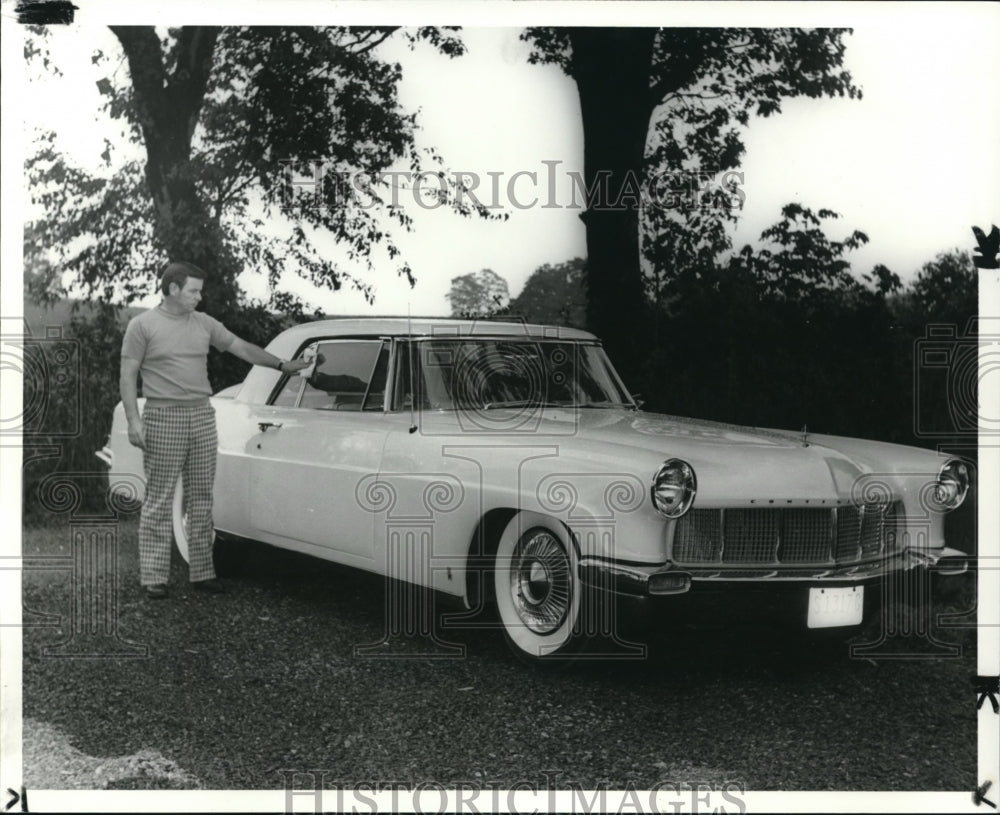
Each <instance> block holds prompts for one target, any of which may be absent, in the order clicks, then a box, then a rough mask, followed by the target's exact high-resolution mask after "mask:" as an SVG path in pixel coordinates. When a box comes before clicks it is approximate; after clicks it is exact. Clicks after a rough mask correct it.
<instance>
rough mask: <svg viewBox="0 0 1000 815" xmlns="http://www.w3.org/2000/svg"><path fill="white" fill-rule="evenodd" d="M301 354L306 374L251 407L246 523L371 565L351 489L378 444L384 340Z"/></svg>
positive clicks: (332, 344) (319, 346) (294, 545)
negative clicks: (309, 356)
mask: <svg viewBox="0 0 1000 815" xmlns="http://www.w3.org/2000/svg"><path fill="white" fill-rule="evenodd" d="M308 352H312V353H315V355H316V365H315V368H314V370H313V371H312V372H311V373H309V372H308V371H307V373H309V376H308V377H304V376H299V375H293V376H287V377H285V378H284V379H283V380H282V381H280V382H279V384H278V386H277V388H276V390H275V393H273V394H272V397H271V399H270V400H269V402H268V404H267V405H262V406H259V407H257V408H254V411H253V412H254V416H253V419H254V421H255V422H256V423H257V430H258V433H257V435H256V436H255V438H253V439H251V443H250V445H249V453H250V459H251V461H250V468H249V475H250V484H249V501H250V512H249V514H250V521H251V525H252V526H253V527H254V530H255V534H256V535H257V536H259V537H260V538H261V539H262V540H265V541H268V542H271V543H276V544H278V545H284V546H286V547H287V548H291V549H297V550H299V551H304V552H310V553H312V554H317V555H320V556H325V557H331V555H336V556H335V557H332V558H331V559H335V560H341V561H344V562H347V563H352V564H354V565H359V566H362V567H369V568H370V567H371V559H372V556H373V553H372V534H373V523H374V522H373V515H372V512H371V509H370V508H369V507H366V506H365V504H364V502H363V501H359V500H358V496H357V490H358V488H359V485H362V484H363V483H365V478H366V477H372V476H374V475H375V474H377V473H378V471H379V465H380V462H381V456H382V449H383V447H384V445H385V439H386V435H387V432H386V425H385V417H384V410H385V386H386V378H387V372H388V363H389V342H388V341H387V340H383V339H343V340H337V339H334V340H327V341H322V342H319V343H315V344H314V345H312V346H310V347H309V348H308V349H306V350H305V351H304V352H303V353H308Z"/></svg>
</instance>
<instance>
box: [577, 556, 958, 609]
mask: <svg viewBox="0 0 1000 815" xmlns="http://www.w3.org/2000/svg"><path fill="white" fill-rule="evenodd" d="M921 567H922V568H927V569H933V570H934V571H936V572H938V573H939V574H942V575H959V574H963V573H964V572H966V571H968V568H969V556H968V555H967V554H965V553H964V552H960V551H958V550H957V549H951V548H949V547H947V546H945V547H942V548H941V549H906V550H904V551H903V552H902V553H900V554H898V555H894V556H892V557H889V558H882V559H879V560H873V561H869V562H867V563H856V564H852V565H851V566H837V567H829V568H826V567H823V566H818V567H813V568H803V567H784V568H769V567H763V568H736V567H722V568H720V567H719V566H708V567H698V568H691V567H684V568H682V567H676V566H669V565H668V566H629V565H624V564H621V563H613V562H610V561H606V560H599V559H597V558H582V559H581V560H580V563H579V566H578V571H579V575H580V580H581V582H583V583H584V584H585V585H587V586H591V587H593V588H597V589H602V590H605V591H611V592H613V593H615V594H624V595H631V596H636V597H656V596H663V595H671V594H684V593H685V592H687V591H689V590H690V588H691V584H692V583H693V582H694V581H698V582H702V581H704V582H716V583H721V582H725V583H746V584H750V583H764V582H771V581H781V582H795V581H797V582H817V581H819V582H832V581H847V582H850V581H860V580H870V579H872V578H878V577H881V576H883V575H886V574H891V573H893V572H899V571H906V570H908V569H915V568H921Z"/></svg>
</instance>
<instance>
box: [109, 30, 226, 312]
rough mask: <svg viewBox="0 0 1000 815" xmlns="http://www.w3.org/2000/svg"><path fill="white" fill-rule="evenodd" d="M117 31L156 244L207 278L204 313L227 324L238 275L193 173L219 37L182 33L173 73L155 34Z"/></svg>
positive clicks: (207, 33)
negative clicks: (153, 215) (196, 141)
mask: <svg viewBox="0 0 1000 815" xmlns="http://www.w3.org/2000/svg"><path fill="white" fill-rule="evenodd" d="M112 31H113V32H114V34H115V36H117V37H118V40H119V42H120V43H121V45H122V48H123V49H124V51H125V55H126V56H127V58H128V63H129V70H130V72H131V74H132V86H133V90H134V94H135V96H134V98H135V108H136V116H137V118H138V122H139V126H140V129H141V130H142V136H143V141H144V142H145V145H146V157H147V161H146V183H147V186H148V187H149V192H150V194H151V195H152V198H153V205H154V210H155V213H156V238H157V241H158V242H159V243H160V245H161V246H162V248H163V250H164V251H165V253H166V255H167V257H168V258H169V259H170V260H185V261H188V262H190V263H194V264H195V265H196V266H199V267H201V268H202V269H204V270H205V271H206V273H207V274H208V277H207V279H206V280H205V284H204V295H203V297H204V306H203V307H204V308H205V310H206V311H208V312H210V313H212V314H213V315H215V316H217V317H219V318H220V319H224V318H225V317H226V316H228V315H230V314H232V312H233V310H234V309H235V307H236V285H235V270H234V269H233V268H232V267H231V264H228V263H226V262H225V259H224V257H223V247H222V236H221V234H220V231H219V228H218V225H217V224H216V223H215V221H214V219H213V218H212V217H211V216H210V214H209V212H208V209H207V207H206V206H205V204H204V202H203V201H202V200H201V196H200V195H199V194H198V189H197V186H196V183H195V177H194V171H193V168H192V166H191V139H192V137H193V135H194V131H195V127H196V126H197V124H198V117H199V115H200V113H201V107H202V104H203V102H204V98H205V92H206V89H207V86H208V77H209V73H210V72H211V68H212V55H213V52H214V49H215V43H216V40H217V38H218V33H219V32H218V29H216V28H207V27H186V28H183V29H182V30H181V33H180V35H179V37H178V41H177V46H176V48H177V61H176V65H175V67H174V69H173V71H172V72H170V73H168V72H167V70H166V67H165V65H164V56H163V51H162V47H161V44H160V41H159V38H158V37H157V35H156V32H155V30H154V29H153V28H152V27H148V26H144V27H127V26H113V27H112Z"/></svg>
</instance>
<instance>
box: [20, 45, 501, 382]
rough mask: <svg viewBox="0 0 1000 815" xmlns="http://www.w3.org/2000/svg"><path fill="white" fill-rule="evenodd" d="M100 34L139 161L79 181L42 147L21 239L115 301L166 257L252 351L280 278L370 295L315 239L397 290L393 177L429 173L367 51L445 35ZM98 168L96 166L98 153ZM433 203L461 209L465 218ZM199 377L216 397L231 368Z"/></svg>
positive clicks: (390, 83) (382, 67)
mask: <svg viewBox="0 0 1000 815" xmlns="http://www.w3.org/2000/svg"><path fill="white" fill-rule="evenodd" d="M112 30H113V32H114V34H115V36H116V38H117V40H118V42H119V44H120V45H121V48H122V52H123V54H124V56H125V59H126V60H127V64H128V81H127V82H125V83H117V84H116V82H115V81H113V79H112V78H111V76H109V77H108V78H105V79H103V80H101V82H100V83H99V87H100V89H101V91H102V93H103V94H104V95H105V97H106V99H107V104H106V112H107V113H108V114H110V116H111V117H113V118H114V119H117V120H121V121H123V122H124V123H125V124H126V125H127V127H128V133H129V134H130V138H131V139H132V140H133V141H134V142H135V143H136V144H141V145H142V146H143V148H144V152H145V160H144V161H143V162H141V163H140V162H132V163H126V164H123V165H121V166H118V167H115V168H113V171H112V172H111V173H110V174H109V175H108V176H106V177H91V176H90V175H88V174H87V173H85V172H83V171H81V170H79V169H77V168H73V167H70V166H67V164H66V162H65V161H64V159H63V158H62V156H60V155H59V154H58V153H57V151H56V150H55V146H54V142H53V139H52V138H51V137H49V138H48V139H45V140H43V141H42V142H41V144H40V146H39V150H38V152H37V154H36V155H35V156H34V157H33V158H32V159H31V160H30V161H29V174H30V179H31V186H32V190H33V193H34V197H35V200H36V201H38V202H39V203H41V204H42V205H43V206H44V207H45V209H46V218H45V219H44V222H42V223H39V224H35V225H34V228H33V229H32V231H31V235H32V236H33V237H34V238H35V239H36V240H37V241H38V245H39V246H40V247H46V248H49V249H50V250H51V251H52V252H53V253H54V255H55V260H56V261H57V264H58V266H59V267H60V269H61V270H63V271H69V272H72V273H73V274H74V276H75V278H76V279H77V281H78V282H79V283H80V284H81V285H82V286H83V288H84V290H85V292H86V293H87V294H88V295H89V296H91V297H93V296H100V297H102V298H103V299H105V300H107V301H124V302H130V301H132V300H134V299H136V298H137V297H139V296H141V295H145V294H147V293H148V292H149V290H150V283H151V282H152V280H153V279H154V278H155V274H156V273H157V271H158V270H159V269H160V268H162V265H163V262H164V261H165V260H167V259H178V258H183V259H187V260H189V261H191V262H194V263H196V264H198V265H199V266H202V267H203V268H206V269H207V270H209V271H210V272H211V277H210V278H209V280H207V281H206V285H205V292H206V296H205V301H204V306H203V307H204V308H205V310H206V311H208V312H209V313H211V314H213V315H214V316H216V317H219V318H220V319H223V320H224V321H225V322H226V323H227V325H229V326H230V327H231V328H232V329H233V330H234V331H236V332H237V333H238V334H242V335H244V336H247V337H248V338H249V339H252V340H254V341H257V342H262V341H265V340H266V339H268V336H267V334H265V333H264V332H269V333H270V332H272V331H273V328H274V320H273V318H271V319H268V317H267V312H268V311H274V310H277V311H281V312H292V313H296V314H301V313H302V306H301V303H299V302H298V301H297V300H296V299H295V298H294V297H291V296H289V295H288V294H286V293H283V292H282V291H281V290H280V287H279V282H280V280H281V278H282V277H283V275H285V274H288V273H290V274H297V275H299V276H301V277H303V278H305V279H307V280H309V281H310V282H312V283H315V284H318V285H321V286H328V287H330V288H333V289H339V288H340V287H341V286H342V285H343V284H344V283H345V282H346V283H348V284H350V285H353V286H355V287H356V288H358V289H360V290H361V291H363V292H364V293H365V295H366V296H367V297H368V298H369V299H371V298H372V297H373V292H372V290H371V288H370V286H368V285H367V284H366V283H365V282H364V280H363V278H361V277H359V276H358V275H357V273H356V272H355V271H354V270H352V269H350V268H341V267H338V266H337V265H335V264H334V263H333V262H332V261H331V260H330V258H329V251H328V250H326V251H324V249H323V248H321V247H320V245H319V244H318V243H317V242H318V241H322V240H330V239H332V240H333V241H336V242H337V243H338V244H339V245H340V246H341V247H342V248H343V250H344V251H345V253H346V255H347V258H348V260H349V261H351V262H354V263H356V264H359V265H360V266H361V267H362V269H364V268H371V267H372V266H373V264H374V263H375V262H376V250H378V249H380V248H381V250H382V251H383V252H384V253H385V254H386V255H387V256H388V258H389V259H390V260H393V261H394V262H396V263H397V264H398V270H399V273H400V275H401V276H402V277H404V278H405V279H406V280H407V281H408V282H409V283H410V285H413V282H414V276H413V273H412V270H411V269H410V267H409V265H408V264H407V263H406V262H405V261H404V260H403V259H402V258H401V257H400V253H399V250H398V248H397V247H396V245H395V243H394V242H393V240H392V236H391V231H390V230H391V225H392V224H395V225H396V226H397V227H398V228H402V229H407V228H409V227H410V219H409V217H408V216H407V214H406V212H405V210H404V209H403V208H402V207H401V206H400V205H399V203H398V195H397V194H396V191H395V189H394V185H397V184H398V183H399V176H398V175H395V176H394V175H392V173H397V171H400V168H403V169H402V170H401V171H402V172H410V173H415V172H421V171H430V170H432V169H434V168H436V167H437V166H438V165H439V164H440V159H439V158H438V157H437V156H436V154H434V152H433V151H428V150H423V149H419V148H418V147H417V145H416V143H415V140H414V129H415V127H416V117H415V114H412V113H407V112H405V111H403V110H402V109H401V107H400V105H399V103H398V99H397V85H398V82H399V79H400V77H401V75H402V69H401V67H400V65H399V64H397V63H393V62H386V61H384V60H382V59H381V58H379V56H378V51H377V50H376V49H377V46H378V45H379V44H381V43H382V42H384V41H385V40H386V39H387V38H388V37H390V36H403V37H406V38H407V39H408V40H409V42H410V45H411V46H414V45H415V44H416V43H417V42H419V41H426V42H428V43H430V44H431V45H432V46H433V47H435V48H437V49H438V50H439V51H441V52H442V53H444V54H447V55H448V56H457V55H459V54H461V53H462V51H463V47H462V45H461V42H460V41H459V40H458V39H457V38H455V37H454V36H453V35H452V34H451V33H450V32H448V31H446V30H444V31H442V30H438V29H431V28H421V29H416V30H411V31H400V32H399V33H398V34H397V33H396V30H394V29H349V28H322V29H321V28H276V27H267V28H212V27H185V28H180V29H171V30H170V31H169V32H168V34H167V35H166V36H165V37H163V38H162V39H160V38H159V37H158V35H157V33H156V31H155V29H153V28H152V27H114V28H113V29H112ZM94 59H95V60H96V61H98V62H102V63H105V64H106V63H107V62H108V61H109V57H108V56H106V55H103V54H96V55H95V57H94ZM109 72H110V69H109ZM104 157H105V161H106V162H107V163H108V164H109V166H110V165H111V164H112V163H113V160H112V151H111V147H110V143H109V146H108V148H106V150H105V154H104ZM317 158H321V159H323V163H322V165H321V166H316V165H314V164H313V160H314V159H317ZM440 192H441V194H442V195H443V196H444V197H445V198H446V199H447V200H448V201H450V202H451V203H452V205H453V206H454V208H456V209H457V210H458V211H460V212H461V213H462V214H470V213H471V212H473V211H474V210H473V207H472V204H470V203H468V202H467V201H465V200H461V199H458V200H456V199H455V198H453V197H450V196H449V195H448V190H447V189H446V188H442V189H441V191H440ZM479 212H480V214H484V215H486V213H485V211H484V210H482V209H480V210H479ZM248 268H249V269H258V270H264V271H266V273H267V276H268V282H269V285H270V298H269V301H268V302H266V303H256V304H252V303H249V302H248V301H247V298H246V297H245V295H244V293H243V292H242V290H241V288H240V285H239V282H238V279H237V278H238V275H239V274H240V273H241V272H242V271H243V270H245V269H248ZM228 363H229V361H228V360H227V365H228ZM210 366H211V373H213V374H214V377H213V379H214V381H215V384H216V385H217V386H221V385H225V384H228V383H229V382H232V381H238V379H239V378H240V376H241V375H242V373H243V370H244V369H243V368H242V366H239V365H236V366H233V367H231V368H229V367H222V362H221V359H220V358H219V357H218V356H216V355H213V356H212V359H211V361H210Z"/></svg>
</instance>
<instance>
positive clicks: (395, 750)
mask: <svg viewBox="0 0 1000 815" xmlns="http://www.w3.org/2000/svg"><path fill="white" fill-rule="evenodd" d="M119 532H120V540H121V548H120V552H119V556H118V563H119V581H120V586H119V589H118V592H117V627H118V633H119V636H120V637H121V638H122V639H123V640H124V641H127V642H128V643H132V644H134V645H135V646H140V647H141V648H142V649H144V650H145V651H146V652H147V655H146V656H145V657H138V658H136V657H127V656H118V657H112V658H73V659H66V658H57V657H53V656H46V655H45V654H44V649H45V648H46V647H47V646H53V645H57V644H58V643H59V642H60V641H63V640H65V638H66V636H67V633H68V625H69V622H68V621H69V619H70V618H69V613H70V596H71V595H70V575H69V572H68V571H59V570H54V571H38V572H35V571H31V570H29V571H27V572H26V573H25V607H26V614H25V618H26V622H31V621H34V622H36V623H37V622H39V621H42V622H45V621H48V622H54V621H55V622H58V625H48V626H47V625H34V626H29V627H26V628H25V632H24V717H25V756H26V759H25V766H26V770H25V772H26V777H27V778H28V779H29V781H30V784H29V786H34V787H36V788H56V789H58V788H75V787H77V786H90V787H96V788H101V787H132V788H143V787H185V788H195V787H203V788H208V789H280V788H282V787H283V785H284V776H283V775H282V771H283V770H289V769H299V770H304V769H325V770H327V771H329V774H328V776H327V782H328V783H336V782H338V781H340V782H342V781H345V780H352V781H362V780H367V781H372V782H378V781H380V780H381V781H385V780H392V781H397V782H411V783H416V782H419V781H426V780H428V779H432V780H434V781H436V782H438V783H439V784H443V785H448V784H450V783H454V782H456V781H473V782H479V783H482V784H492V785H496V786H499V787H506V786H510V785H513V784H516V783H518V782H525V781H526V782H528V783H534V784H538V785H542V786H544V783H545V778H544V776H543V772H547V773H556V774H557V775H556V776H555V778H556V779H557V781H556V783H557V784H558V785H559V786H561V787H562V786H566V785H571V784H579V785H581V786H582V787H583V788H584V789H593V788H595V787H597V786H599V785H600V784H602V783H605V782H606V783H607V785H608V786H609V787H611V788H621V787H624V786H626V785H627V784H629V783H631V784H632V785H633V786H635V787H636V788H639V789H647V788H650V787H652V786H653V785H655V784H656V783H658V782H663V781H681V782H687V783H692V784H696V783H708V784H712V785H714V786H720V785H723V784H726V783H730V784H732V783H739V784H741V785H743V786H745V788H748V789H755V790H764V789H782V790H810V789H815V790H833V789H837V790H849V789H854V790H877V789H887V790H909V789H918V790H963V791H964V790H972V789H973V788H974V786H975V783H976V778H975V767H976V715H975V707H974V698H972V695H971V693H970V692H969V676H970V675H972V674H974V673H975V667H976V666H975V652H974V637H973V634H972V632H971V631H969V630H962V629H949V630H947V631H943V632H939V636H940V637H941V638H942V639H946V640H948V641H950V642H954V643H957V644H960V645H961V646H962V655H961V656H960V657H953V658H942V657H940V656H938V657H937V658H930V659H919V660H914V659H908V660H888V659H877V660H872V659H850V658H848V656H847V653H846V650H845V649H844V648H843V647H840V648H837V647H832V646H830V645H829V644H822V643H820V644H817V643H815V642H813V641H810V640H807V639H803V638H793V639H790V638H788V637H787V636H785V635H782V634H779V633H775V632H768V631H749V632H748V631H737V630H735V629H734V630H731V631H725V630H710V631H704V630H697V629H685V630H683V631H680V632H674V631H669V629H667V631H669V633H666V632H665V633H661V634H659V635H655V636H653V638H652V640H651V642H650V644H649V651H648V655H647V658H646V659H644V660H642V661H630V662H607V661H605V662H583V663H580V664H577V665H574V666H573V667H571V668H569V669H566V670H561V671H540V670H536V669H533V668H531V667H529V666H526V665H524V664H522V663H520V662H518V661H517V660H516V659H514V658H513V657H512V656H511V654H510V653H509V652H508V651H507V649H506V647H505V644H504V643H503V640H502V637H501V636H500V635H499V634H498V633H497V632H495V631H489V630H485V631H462V632H457V633H454V634H452V633H449V634H448V637H449V640H450V641H451V642H452V643H453V644H455V645H457V646H459V647H461V648H462V649H464V655H463V656H459V657H451V658H448V657H447V656H446V654H445V652H444V649H442V648H441V647H440V646H438V645H436V644H435V643H434V642H433V641H431V640H430V639H428V638H419V637H418V638H412V637H411V638H407V637H396V638H392V639H391V640H390V642H389V644H388V645H379V643H380V641H381V640H383V635H384V631H385V626H384V622H383V621H384V619H385V614H384V599H385V592H384V586H383V583H382V581H381V580H380V579H377V578H375V577H372V576H369V575H364V574H361V573H358V572H354V571H351V570H347V569H343V568H339V567H334V566H330V565H327V564H324V563H321V562H319V561H315V560H311V559H308V558H305V557H301V556H297V555H293V554H290V553H284V552H280V551H278V550H274V549H270V548H268V547H264V546H257V545H253V546H252V547H251V550H250V558H249V561H248V564H247V566H246V568H245V569H244V570H243V573H242V574H241V575H240V576H238V577H236V578H233V579H231V580H230V581H229V585H230V589H231V590H230V592H229V593H228V594H226V595H224V596H203V595H201V594H194V593H193V592H192V591H190V589H189V588H188V587H187V585H186V583H185V580H186V568H184V567H183V566H182V564H180V563H178V562H176V560H175V563H174V570H173V574H172V577H171V597H170V598H169V599H168V600H166V601H158V602H152V601H149V600H147V599H145V598H144V597H143V596H142V594H141V593H140V590H139V587H138V585H137V584H138V580H137V576H136V575H137V562H136V554H135V551H134V550H135V521H134V518H133V519H128V520H127V521H125V522H123V523H122V524H121V525H120V530H119ZM68 535H69V532H68V528H67V527H65V526H63V527H59V526H55V525H52V526H48V527H44V528H39V529H34V530H28V531H27V532H26V534H25V555H26V556H31V555H44V554H48V555H58V554H60V553H62V554H65V551H66V547H67V545H68V543H67V542H68ZM960 596H963V595H960ZM961 607H962V604H961V603H959V604H958V606H957V608H959V609H960V610H961ZM43 614H48V615H59V616H58V617H57V616H53V617H48V618H45V617H43V616H42V615H43ZM60 620H61V621H60ZM366 644H368V645H371V646H373V647H371V648H369V649H367V650H366V651H365V652H364V653H363V654H359V653H358V652H357V651H356V648H357V646H364V645H366ZM123 647H124V646H123ZM129 647H131V646H129Z"/></svg>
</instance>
